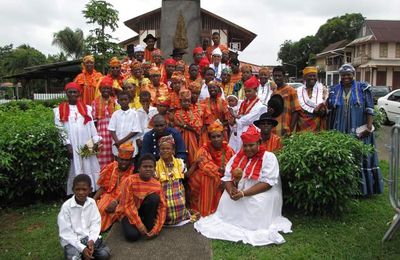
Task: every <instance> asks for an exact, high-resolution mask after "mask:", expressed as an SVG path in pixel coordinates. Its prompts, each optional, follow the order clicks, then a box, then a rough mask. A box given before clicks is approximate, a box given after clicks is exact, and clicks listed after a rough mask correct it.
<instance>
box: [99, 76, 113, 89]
mask: <svg viewBox="0 0 400 260" xmlns="http://www.w3.org/2000/svg"><path fill="white" fill-rule="evenodd" d="M113 84H114V81H113V79H112V78H111V77H108V76H106V77H103V78H102V79H101V82H100V88H102V87H110V88H112V86H113Z"/></svg>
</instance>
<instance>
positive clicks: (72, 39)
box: [52, 27, 84, 59]
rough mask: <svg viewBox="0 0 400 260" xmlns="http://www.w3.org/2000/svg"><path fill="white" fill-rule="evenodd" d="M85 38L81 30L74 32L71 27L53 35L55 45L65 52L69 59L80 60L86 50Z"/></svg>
mask: <svg viewBox="0 0 400 260" xmlns="http://www.w3.org/2000/svg"><path fill="white" fill-rule="evenodd" d="M83 41H84V37H83V31H82V30H81V29H79V28H78V29H76V30H75V31H73V30H72V29H71V28H69V27H65V29H64V30H61V31H59V32H55V33H54V34H53V42H52V44H53V45H57V46H58V47H59V48H60V49H61V50H63V51H64V52H65V53H66V55H67V57H72V58H74V59H78V58H80V57H81V56H82V53H83V48H84V44H83Z"/></svg>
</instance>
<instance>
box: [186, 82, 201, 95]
mask: <svg viewBox="0 0 400 260" xmlns="http://www.w3.org/2000/svg"><path fill="white" fill-rule="evenodd" d="M188 88H189V90H190V91H192V92H200V91H201V85H200V83H199V82H197V81H193V82H191V83H190V84H189V86H188Z"/></svg>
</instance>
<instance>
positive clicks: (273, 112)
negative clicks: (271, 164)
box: [253, 95, 283, 153]
mask: <svg viewBox="0 0 400 260" xmlns="http://www.w3.org/2000/svg"><path fill="white" fill-rule="evenodd" d="M282 110H283V98H282V97H281V96H280V95H272V96H271V98H270V100H269V101H268V112H267V113H264V114H262V115H261V116H260V118H259V119H258V120H256V121H254V122H253V124H254V125H255V126H257V127H258V128H260V131H261V145H264V147H265V149H266V150H267V151H268V152H273V153H275V152H276V151H279V150H280V149H281V148H282V142H281V138H280V137H279V136H278V135H276V134H274V133H272V128H274V127H275V126H277V125H278V121H276V119H275V117H277V116H279V115H280V114H281V113H282Z"/></svg>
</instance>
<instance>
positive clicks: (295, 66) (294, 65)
mask: <svg viewBox="0 0 400 260" xmlns="http://www.w3.org/2000/svg"><path fill="white" fill-rule="evenodd" d="M282 64H283V65H288V66H292V67H294V68H295V70H296V71H295V76H296V79H297V65H296V64H293V63H286V62H282Z"/></svg>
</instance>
